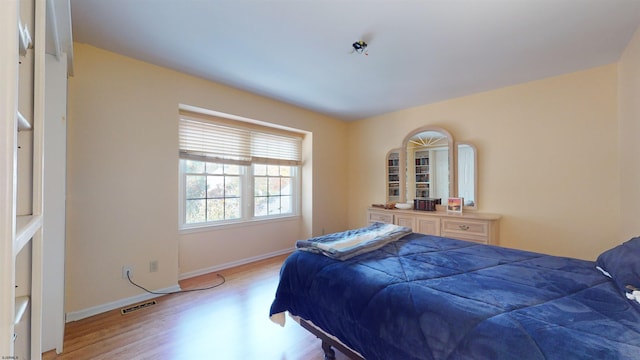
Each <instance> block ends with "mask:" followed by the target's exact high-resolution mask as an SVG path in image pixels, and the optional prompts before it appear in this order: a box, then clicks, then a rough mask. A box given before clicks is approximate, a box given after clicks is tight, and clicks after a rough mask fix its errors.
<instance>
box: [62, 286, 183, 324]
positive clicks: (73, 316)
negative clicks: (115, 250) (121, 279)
mask: <svg viewBox="0 0 640 360" xmlns="http://www.w3.org/2000/svg"><path fill="white" fill-rule="evenodd" d="M154 291H155V292H172V291H180V286H178V285H174V286H170V287H168V288H164V289H159V290H154ZM159 296H162V295H156V294H149V293H144V294H140V295H136V296H132V297H128V298H125V299H120V300H116V301H113V302H110V303H107V304H102V305H98V306H93V307H90V308H87V309H84V310H80V311H73V312H69V313H66V319H65V322H72V321H78V320H81V319H84V318H88V317H90V316H93V315H98V314H101V313H103V312H107V311H111V310H114V309H119V308H123V307H126V306H129V305H133V304H135V303H139V302H143V301H146V300H149V299H153V298H157V297H159Z"/></svg>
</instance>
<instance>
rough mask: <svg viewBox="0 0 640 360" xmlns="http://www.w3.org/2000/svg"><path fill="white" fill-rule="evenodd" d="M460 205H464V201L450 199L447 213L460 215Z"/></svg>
mask: <svg viewBox="0 0 640 360" xmlns="http://www.w3.org/2000/svg"><path fill="white" fill-rule="evenodd" d="M462 204H464V199H462V198H452V197H450V198H449V202H448V204H447V213H449V214H457V215H459V214H462Z"/></svg>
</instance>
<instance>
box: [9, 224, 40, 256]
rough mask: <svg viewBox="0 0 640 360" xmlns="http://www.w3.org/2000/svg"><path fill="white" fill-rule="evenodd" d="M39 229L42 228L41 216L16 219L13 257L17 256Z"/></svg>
mask: <svg viewBox="0 0 640 360" xmlns="http://www.w3.org/2000/svg"><path fill="white" fill-rule="evenodd" d="M40 227H42V216H34V215H25V216H18V217H17V218H16V241H15V246H14V253H13V255H14V256H16V255H18V253H19V252H20V250H22V248H23V247H24V246H25V245H26V244H27V243H28V242H29V240H31V238H32V237H33V235H34V234H35V233H36V232H37V231H38V230H39V229H40Z"/></svg>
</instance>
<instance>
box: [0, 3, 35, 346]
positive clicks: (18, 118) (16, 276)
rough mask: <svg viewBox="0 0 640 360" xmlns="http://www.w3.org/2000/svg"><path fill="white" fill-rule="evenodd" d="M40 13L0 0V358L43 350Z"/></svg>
mask: <svg viewBox="0 0 640 360" xmlns="http://www.w3.org/2000/svg"><path fill="white" fill-rule="evenodd" d="M45 16H46V3H45V0H21V1H20V0H3V1H0V24H1V25H0V27H1V28H2V31H1V32H0V39H1V40H0V44H1V45H0V53H2V54H3V55H2V57H1V59H0V99H2V102H0V116H1V123H0V133H1V134H2V137H3V139H2V141H1V142H0V144H1V145H0V174H2V175H0V204H2V205H0V222H1V225H0V229H1V230H0V263H2V273H1V275H0V288H1V289H2V291H1V292H0V297H1V298H0V324H1V326H0V356H1V357H2V358H19V359H39V358H40V357H41V353H42V351H41V340H40V339H41V333H42V330H41V328H42V223H43V221H42V219H43V214H42V184H43V171H42V165H43V151H42V149H43V147H42V145H43V131H42V128H43V121H44V54H45V41H44V39H45V24H46V23H45ZM28 319H30V321H29V320H28ZM27 321H28V322H27ZM25 322H26V323H25ZM16 329H20V330H16ZM23 331H24V333H22V332H23ZM18 344H20V345H18Z"/></svg>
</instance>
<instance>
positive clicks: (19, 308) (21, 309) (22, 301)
mask: <svg viewBox="0 0 640 360" xmlns="http://www.w3.org/2000/svg"><path fill="white" fill-rule="evenodd" d="M27 305H29V297H28V296H18V297H17V298H16V311H15V313H14V314H15V321H14V325H17V324H18V323H19V322H20V320H22V316H23V315H24V313H25V311H27Z"/></svg>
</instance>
